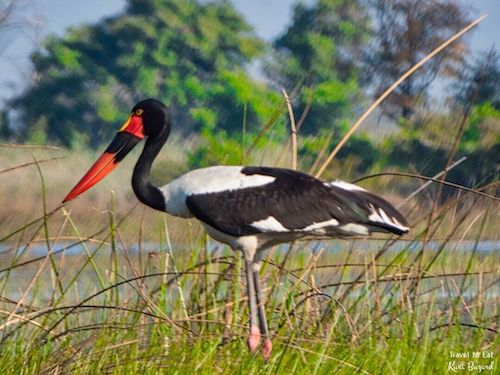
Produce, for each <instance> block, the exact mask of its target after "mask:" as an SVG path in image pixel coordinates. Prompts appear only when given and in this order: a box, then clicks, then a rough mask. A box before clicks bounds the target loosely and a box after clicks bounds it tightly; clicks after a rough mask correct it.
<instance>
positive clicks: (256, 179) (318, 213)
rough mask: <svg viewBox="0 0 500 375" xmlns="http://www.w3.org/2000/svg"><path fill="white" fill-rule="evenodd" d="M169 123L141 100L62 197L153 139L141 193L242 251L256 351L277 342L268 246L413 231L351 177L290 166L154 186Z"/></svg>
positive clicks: (215, 173) (141, 163)
mask: <svg viewBox="0 0 500 375" xmlns="http://www.w3.org/2000/svg"><path fill="white" fill-rule="evenodd" d="M170 127H171V123H170V116H169V114H168V110H167V108H166V107H165V105H164V104H163V103H161V102H160V101H158V100H155V99H146V100H143V101H141V102H139V103H137V104H136V105H135V106H134V108H133V109H132V112H131V115H130V117H129V118H128V120H127V121H126V122H125V124H124V125H123V127H122V128H121V129H120V130H119V131H118V134H117V135H116V136H115V138H114V139H113V141H112V142H111V144H110V145H109V146H108V148H107V149H106V150H105V151H104V153H103V154H102V156H101V157H100V158H99V159H98V160H97V161H96V162H95V163H94V165H93V166H92V167H91V168H90V170H89V171H88V172H87V173H86V174H85V175H84V176H83V178H82V179H81V180H80V182H78V183H77V184H76V186H75V187H74V188H73V189H72V190H71V191H70V193H69V194H68V195H67V196H66V198H64V201H63V202H67V201H69V200H71V199H73V198H75V197H76V196H77V195H79V194H81V193H83V192H84V191H86V190H87V189H89V188H90V187H92V186H93V185H95V184H96V183H97V182H99V181H100V180H101V179H103V178H104V177H105V176H106V175H107V174H108V173H109V172H111V171H112V170H113V169H114V168H115V167H116V166H117V165H118V163H119V162H120V161H121V160H122V159H123V158H124V157H125V156H126V155H127V154H128V153H129V152H130V150H132V149H133V148H134V146H135V145H136V144H137V143H139V142H140V141H141V140H142V139H143V138H146V144H145V146H144V149H143V151H142V153H141V155H140V157H139V160H138V161H137V164H136V165H135V168H134V173H133V176H132V187H133V189H134V192H135V194H136V195H137V198H139V200H140V201H141V202H142V203H144V204H146V205H148V206H150V207H152V208H154V209H156V210H160V211H164V212H167V213H169V214H171V215H174V216H180V217H184V218H192V217H194V218H196V219H198V220H199V221H200V222H201V224H202V225H203V226H204V227H205V230H206V231H207V232H208V234H209V235H210V236H212V237H213V238H214V239H216V240H218V241H220V242H223V243H226V244H228V245H229V246H230V247H231V248H232V249H234V250H240V251H242V252H243V256H244V259H245V268H246V282H247V293H248V305H249V309H250V327H249V336H248V341H247V343H248V347H249V349H250V350H251V351H255V350H256V348H257V347H258V345H259V343H260V340H261V336H263V338H264V342H263V345H262V355H263V356H264V357H265V358H268V357H269V356H270V354H271V350H272V344H271V339H270V335H269V329H268V325H267V321H266V316H265V311H264V302H263V298H262V288H261V284H260V281H259V269H260V265H261V260H262V259H263V254H264V250H266V249H268V248H269V247H271V246H273V245H276V244H279V243H283V242H290V241H293V240H297V239H300V238H305V237H308V238H311V237H312V238H314V237H317V238H319V237H321V238H324V237H341V238H345V237H349V236H365V235H369V234H371V233H372V232H386V233H394V234H397V235H402V234H404V233H406V232H408V230H409V228H408V224H407V223H406V220H405V218H404V217H403V216H402V215H401V214H400V213H399V212H398V211H397V210H396V209H395V208H394V207H393V206H392V205H391V204H390V203H388V202H387V201H385V200H384V199H382V198H380V197H378V196H377V195H375V194H372V193H370V192H368V191H366V190H365V189H363V188H361V187H359V186H357V185H353V184H350V183H347V182H344V181H335V182H325V181H320V180H318V179H316V178H314V177H312V176H309V175H307V174H304V173H301V172H297V171H294V170H289V169H283V168H272V167H242V166H214V167H208V168H202V169H197V170H193V171H191V172H188V173H186V174H184V175H182V176H180V177H178V178H176V179H175V180H173V181H172V182H170V183H168V184H166V185H165V186H162V187H157V186H154V185H153V184H152V183H151V182H150V181H149V174H150V170H151V165H152V164H153V160H154V159H155V157H156V156H157V155H158V153H159V152H160V149H161V148H162V146H163V145H164V144H165V142H166V141H167V138H168V136H169V133H170Z"/></svg>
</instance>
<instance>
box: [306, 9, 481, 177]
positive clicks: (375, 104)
mask: <svg viewBox="0 0 500 375" xmlns="http://www.w3.org/2000/svg"><path fill="white" fill-rule="evenodd" d="M486 17H487V15H486V14H484V15H482V16H481V17H479V18H478V19H476V20H475V21H473V22H471V23H470V24H468V25H467V26H466V27H464V28H463V29H462V30H460V31H459V32H458V33H456V34H455V35H453V36H452V37H451V38H449V39H448V40H447V41H446V42H444V43H442V44H441V45H440V46H439V47H437V48H436V49H434V50H433V51H432V52H431V53H429V54H428V55H427V56H425V57H424V58H423V59H422V60H420V61H419V62H418V63H417V64H415V65H414V66H413V67H412V68H410V69H409V70H408V71H407V72H406V73H404V74H403V75H402V76H401V77H400V78H399V79H398V80H397V81H396V82H394V83H393V84H392V85H391V86H390V87H389V88H388V89H387V90H385V91H384V93H383V94H382V95H380V96H379V97H378V98H377V100H375V101H374V102H373V104H372V105H371V106H370V107H369V108H368V109H367V110H366V111H365V112H364V113H363V114H362V115H361V117H359V118H358V120H357V121H356V122H355V123H354V125H353V126H352V128H351V129H349V131H348V132H347V133H346V135H345V136H344V137H343V138H342V139H341V140H340V142H339V143H338V144H337V146H335V148H334V149H333V151H332V152H331V154H330V155H329V156H328V158H327V159H326V161H325V162H324V163H323V165H322V166H321V168H320V169H319V171H318V173H316V177H318V178H319V177H320V176H321V175H322V174H323V172H324V171H325V169H326V168H327V167H328V165H329V164H330V163H331V161H332V160H333V158H334V157H335V156H336V155H337V153H338V152H339V151H340V149H341V148H342V146H344V144H345V143H346V142H347V141H348V140H349V138H351V136H352V135H353V134H354V132H355V131H356V130H357V129H358V128H359V127H360V126H361V124H362V123H363V122H364V121H365V120H366V118H367V117H368V116H369V115H370V113H372V112H373V111H374V110H375V108H377V107H378V106H379V105H380V103H382V102H383V101H384V100H385V99H386V98H387V97H388V96H389V95H390V94H391V93H392V92H393V91H394V90H396V88H397V87H398V86H399V85H400V84H401V83H402V82H403V81H404V80H406V79H407V78H408V77H409V76H411V75H412V74H413V73H415V72H416V71H417V70H418V69H420V67H422V66H423V65H424V64H425V63H426V62H428V61H429V60H430V59H432V58H433V57H434V56H436V55H437V54H438V53H440V52H441V51H443V50H444V49H445V48H447V47H448V46H449V45H450V44H452V43H453V42H455V41H456V40H457V39H459V38H460V37H462V36H463V35H464V34H466V33H467V32H469V31H470V30H472V29H473V28H474V27H476V26H477V25H478V24H479V23H480V22H481V21H483V20H484V19H485V18H486Z"/></svg>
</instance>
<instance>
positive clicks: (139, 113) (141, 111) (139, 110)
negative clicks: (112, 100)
mask: <svg viewBox="0 0 500 375" xmlns="http://www.w3.org/2000/svg"><path fill="white" fill-rule="evenodd" d="M143 113H144V109H142V108H139V109H136V110H135V114H136V115H137V116H140V115H142V114H143Z"/></svg>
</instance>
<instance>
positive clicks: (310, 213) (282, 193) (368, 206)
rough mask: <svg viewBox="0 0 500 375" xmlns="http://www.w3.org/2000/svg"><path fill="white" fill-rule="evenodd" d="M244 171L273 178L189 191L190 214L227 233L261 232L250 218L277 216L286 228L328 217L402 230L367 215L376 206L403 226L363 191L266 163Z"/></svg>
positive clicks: (390, 209)
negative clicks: (224, 188)
mask: <svg viewBox="0 0 500 375" xmlns="http://www.w3.org/2000/svg"><path fill="white" fill-rule="evenodd" d="M242 173H243V174H246V175H253V174H259V175H265V176H272V177H274V178H275V180H274V181H273V182H270V183H268V184H265V185H261V186H256V187H249V188H243V189H237V190H229V191H221V192H215V193H205V194H196V195H191V196H188V197H187V198H186V204H187V206H188V208H189V210H190V211H191V212H192V213H193V215H194V216H195V217H196V218H197V219H199V220H201V221H202V222H204V223H206V224H208V225H210V226H211V227H213V228H215V229H217V230H219V231H221V232H223V233H226V234H229V235H231V236H236V237H239V236H246V235H252V234H257V233H261V232H262V230H261V229H259V228H257V227H256V226H252V225H251V224H252V223H255V222H258V221H261V220H265V219H267V218H269V217H273V218H275V219H276V220H277V221H278V222H279V223H281V225H282V226H283V227H285V228H286V229H287V230H289V231H290V232H293V231H301V230H304V229H305V228H307V227H308V226H310V225H311V224H314V223H320V222H326V221H328V220H331V219H335V220H337V221H338V226H339V227H341V226H343V225H346V224H351V223H352V224H361V225H364V226H366V228H367V229H368V230H369V231H388V232H392V233H396V234H403V233H404V232H405V231H403V230H401V229H399V228H398V226H397V225H390V223H383V222H379V221H373V220H370V218H369V217H370V215H371V214H372V213H373V211H374V209H375V210H379V209H382V210H383V211H384V212H385V213H386V214H387V216H388V217H392V218H394V219H396V220H397V222H399V223H400V224H401V225H402V226H406V220H405V219H404V218H403V216H402V215H401V214H400V213H399V212H398V211H397V210H396V209H395V208H394V207H393V206H392V205H391V204H390V203H388V202H387V201H385V200H384V199H382V198H380V197H378V196H376V195H374V194H372V193H370V192H368V191H365V190H361V189H359V190H347V189H344V188H341V187H338V186H335V185H334V184H330V183H327V182H323V181H321V180H318V179H316V178H314V177H312V176H309V175H307V174H305V173H301V172H297V171H293V170H289V169H283V168H270V167H245V168H243V169H242Z"/></svg>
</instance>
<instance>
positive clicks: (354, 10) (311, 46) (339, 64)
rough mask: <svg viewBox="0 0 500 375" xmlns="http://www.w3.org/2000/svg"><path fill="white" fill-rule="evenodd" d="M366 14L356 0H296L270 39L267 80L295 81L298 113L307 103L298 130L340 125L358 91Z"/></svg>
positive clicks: (289, 85) (280, 83)
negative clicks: (271, 49)
mask: <svg viewBox="0 0 500 375" xmlns="http://www.w3.org/2000/svg"><path fill="white" fill-rule="evenodd" d="M368 23H369V18H368V16H367V13H366V11H365V9H364V8H363V7H362V6H361V5H360V2H359V1H358V0H318V1H316V2H314V3H313V4H312V5H305V4H302V3H297V4H296V5H295V6H294V9H293V16H292V21H291V24H290V26H288V28H287V29H286V30H285V31H284V33H283V34H282V35H280V36H278V38H277V39H276V40H275V41H274V43H273V47H274V51H275V52H274V54H273V56H272V60H271V61H270V62H269V63H268V64H267V67H266V71H267V75H268V77H269V79H270V81H272V82H274V83H275V84H276V85H277V86H279V87H285V88H286V89H287V90H288V91H289V92H291V91H292V90H293V88H294V87H296V86H297V85H300V86H302V87H303V88H304V89H303V90H300V91H299V94H298V97H297V98H296V100H295V107H296V109H297V112H298V113H302V111H303V110H304V109H305V108H306V106H308V104H307V103H308V101H310V113H309V115H308V117H307V123H306V125H305V126H304V132H306V133H315V132H317V131H318V130H320V129H325V128H327V129H330V130H331V129H334V128H337V129H338V128H340V127H342V125H343V126H344V128H345V126H346V125H347V124H346V123H345V120H346V119H347V118H350V117H351V116H352V112H353V108H354V106H355V104H356V102H357V101H359V99H360V98H361V97H362V92H361V90H360V84H359V79H360V66H361V59H360V58H361V51H362V46H363V44H364V43H365V42H366V39H367V30H368Z"/></svg>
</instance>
